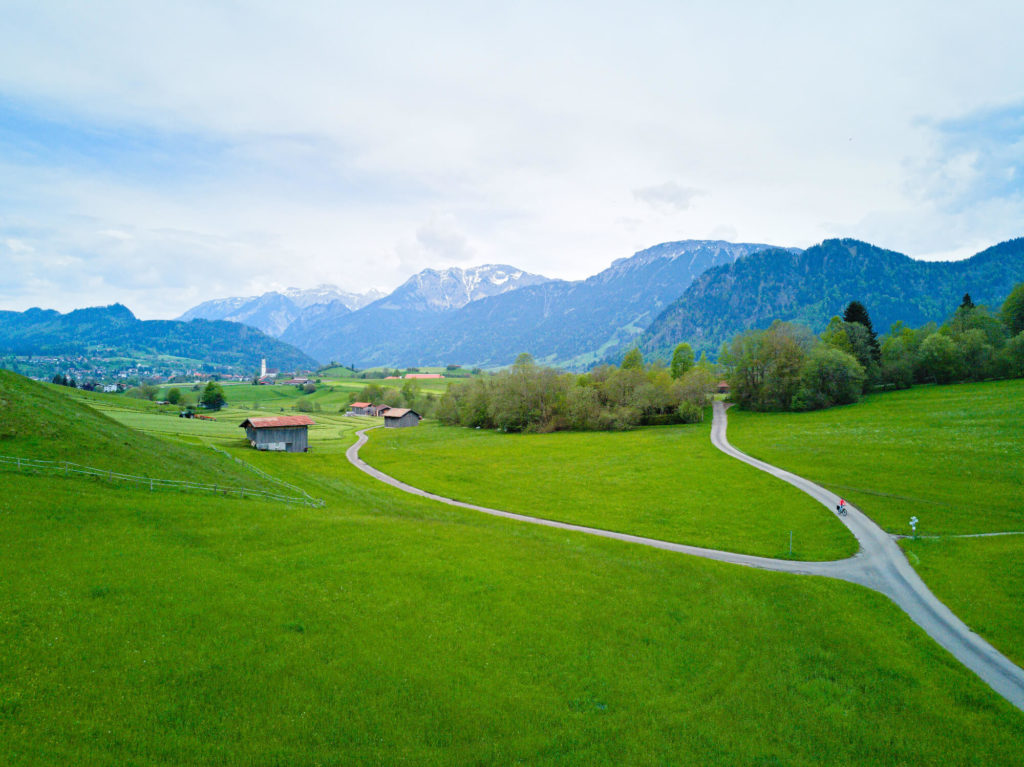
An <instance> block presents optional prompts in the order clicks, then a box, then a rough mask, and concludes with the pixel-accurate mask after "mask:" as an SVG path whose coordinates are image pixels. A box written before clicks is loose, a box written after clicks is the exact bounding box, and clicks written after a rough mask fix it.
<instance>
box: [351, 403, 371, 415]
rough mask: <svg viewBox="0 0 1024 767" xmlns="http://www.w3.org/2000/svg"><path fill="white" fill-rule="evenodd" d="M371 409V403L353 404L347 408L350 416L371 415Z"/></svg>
mask: <svg viewBox="0 0 1024 767" xmlns="http://www.w3.org/2000/svg"><path fill="white" fill-rule="evenodd" d="M372 407H373V404H372V403H369V402H353V403H352V406H351V407H350V408H349V410H350V411H351V413H352V415H373V413H371V412H370V409H371V408H372Z"/></svg>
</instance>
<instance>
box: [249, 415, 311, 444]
mask: <svg viewBox="0 0 1024 767" xmlns="http://www.w3.org/2000/svg"><path fill="white" fill-rule="evenodd" d="M312 424H313V419H312V418H310V417H309V416H308V415H282V416H274V417H270V418H246V419H245V420H244V421H242V423H240V424H239V426H240V427H244V428H245V436H246V437H248V439H249V444H250V445H252V447H254V448H256V449H257V450H281V451H285V452H288V453H305V452H306V451H307V450H308V449H309V436H308V434H307V427H309V426H311V425H312Z"/></svg>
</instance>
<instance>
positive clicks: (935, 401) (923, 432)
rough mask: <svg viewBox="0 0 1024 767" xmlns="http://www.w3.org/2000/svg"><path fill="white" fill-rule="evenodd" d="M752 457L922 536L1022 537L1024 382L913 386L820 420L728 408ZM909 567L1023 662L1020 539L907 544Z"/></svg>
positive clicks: (1023, 545) (1023, 551)
mask: <svg viewBox="0 0 1024 767" xmlns="http://www.w3.org/2000/svg"><path fill="white" fill-rule="evenodd" d="M729 439H730V441H731V442H732V443H733V444H734V445H736V446H737V447H738V448H740V449H741V450H744V451H746V452H748V453H750V454H751V455H755V456H757V457H758V458H761V459H763V460H766V461H769V462H771V463H774V464H776V465H779V466H783V467H785V468H787V469H789V470H791V471H794V472H796V473H798V474H802V475H803V476H806V477H809V478H811V479H813V480H814V481H816V482H818V483H820V484H822V485H825V486H826V487H829V488H831V489H832V490H834V491H836V492H838V493H841V494H844V495H845V496H846V497H847V498H848V499H850V500H851V501H852V502H853V503H855V504H856V505H857V506H858V507H859V508H860V509H862V510H863V511H864V512H865V513H867V514H868V515H869V516H871V517H872V518H873V519H874V520H875V521H876V522H878V523H879V524H880V525H882V526H883V527H884V528H886V529H887V530H889V531H891V532H894V533H902V534H909V533H910V529H909V526H908V520H909V519H910V517H911V516H917V517H918V519H919V520H920V523H919V524H918V533H919V534H921V535H925V536H929V535H938V536H950V535H964V534H974V533H988V532H1001V531H1014V530H1016V531H1024V493H1022V488H1024V381H998V382H990V383H974V384H958V385H955V386H931V387H916V388H914V389H910V390H908V391H902V392H891V393H886V394H878V395H872V396H869V397H866V398H865V399H864V400H863V401H862V402H861V403H859V404H857V405H853V406H850V407H843V408H834V409H832V410H825V411H821V412H817V413H775V414H763V413H743V412H737V411H736V410H735V409H733V410H730V411H729ZM903 545H904V547H905V548H906V549H907V552H908V556H909V559H910V562H911V564H913V565H914V566H915V567H916V568H917V570H918V571H919V572H920V573H921V576H922V577H923V578H924V580H925V582H926V583H928V584H929V586H930V587H931V588H932V589H933V590H934V591H935V594H936V595H937V596H938V597H939V598H940V599H942V601H943V602H945V603H946V604H947V605H949V606H950V608H951V609H952V610H953V611H954V612H955V613H956V614H957V615H959V616H960V617H961V618H962V619H963V620H964V621H966V622H967V624H968V625H969V626H971V628H973V629H974V630H975V631H977V632H978V633H980V634H982V635H983V636H985V637H986V638H987V639H988V640H989V641H991V642H992V643H993V644H994V645H995V646H996V647H997V648H999V649H1000V650H1002V651H1003V652H1004V653H1006V654H1007V655H1008V656H1010V657H1011V658H1013V659H1014V660H1015V661H1016V662H1017V663H1022V664H1024V535H1015V536H1005V537H998V538H960V539H951V538H942V539H941V540H932V539H921V540H918V541H904V542H903Z"/></svg>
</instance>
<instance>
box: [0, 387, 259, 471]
mask: <svg viewBox="0 0 1024 767" xmlns="http://www.w3.org/2000/svg"><path fill="white" fill-rule="evenodd" d="M76 392H77V390H72V389H67V388H66V387H62V386H51V385H42V384H37V383H35V382H33V381H29V380H28V379H25V378H23V377H21V376H19V375H16V374H14V373H10V372H8V371H5V370H0V455H9V456H18V457H22V458H32V459H37V460H42V461H57V462H60V461H70V462H72V463H77V464H80V465H83V466H88V467H92V468H97V469H106V470H111V471H115V472H120V473H124V474H133V475H137V476H143V477H152V478H159V479H175V480H186V481H191V482H199V483H219V484H225V485H233V486H236V487H242V488H249V489H254V490H255V489H262V490H267V489H274V490H277V491H279V488H277V486H276V485H275V484H273V483H267V482H266V481H265V480H263V479H261V478H260V477H258V476H256V475H255V474H253V473H252V472H249V471H246V470H245V469H244V468H241V467H239V466H238V465H237V464H236V463H235V462H233V461H230V460H228V459H226V458H224V457H223V456H218V455H216V454H215V453H214V452H213V451H212V450H195V449H190V448H189V447H187V446H184V445H181V444H175V443H174V442H171V441H167V440H162V439H156V438H154V436H152V435H150V434H145V433H143V432H142V431H139V430H135V429H126V428H124V426H123V425H122V424H120V423H118V422H117V420H115V418H111V417H110V416H111V415H112V416H116V417H118V418H121V419H124V420H128V421H131V420H137V419H145V418H150V419H156V420H157V421H159V422H160V423H165V422H166V423H169V424H174V427H173V428H172V429H170V432H169V433H173V434H174V435H176V436H177V435H180V434H184V433H187V430H188V428H189V426H188V425H187V424H190V423H191V422H190V421H188V420H187V419H182V418H178V417H177V416H176V415H170V414H166V413H160V412H159V411H157V410H156V409H155V406H154V405H153V404H152V403H146V404H148V405H149V406H150V412H149V413H145V412H142V411H139V410H136V409H122V410H119V411H117V412H112V413H110V414H109V415H108V414H104V413H102V412H99V411H97V410H95V409H94V408H91V407H88V406H86V405H85V404H83V398H82V397H81V394H83V392H77V393H76ZM72 393H74V396H70V395H71V394H72ZM85 399H87V400H88V401H91V402H96V401H97V398H95V397H90V398H85ZM112 399H113V398H112ZM207 423H209V422H207ZM239 431H241V430H239ZM10 476H11V475H10V474H8V473H7V472H6V471H2V470H0V481H4V482H6V481H7V480H9V479H10ZM43 481H44V483H45V482H46V481H52V478H50V480H43ZM43 486H44V487H45V484H44V485H43Z"/></svg>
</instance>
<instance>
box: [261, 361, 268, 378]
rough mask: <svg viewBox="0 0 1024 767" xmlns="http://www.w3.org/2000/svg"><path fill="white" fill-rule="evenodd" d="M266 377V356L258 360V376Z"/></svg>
mask: <svg viewBox="0 0 1024 767" xmlns="http://www.w3.org/2000/svg"><path fill="white" fill-rule="evenodd" d="M266 377H267V358H266V357H264V358H263V359H262V360H260V378H266Z"/></svg>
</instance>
